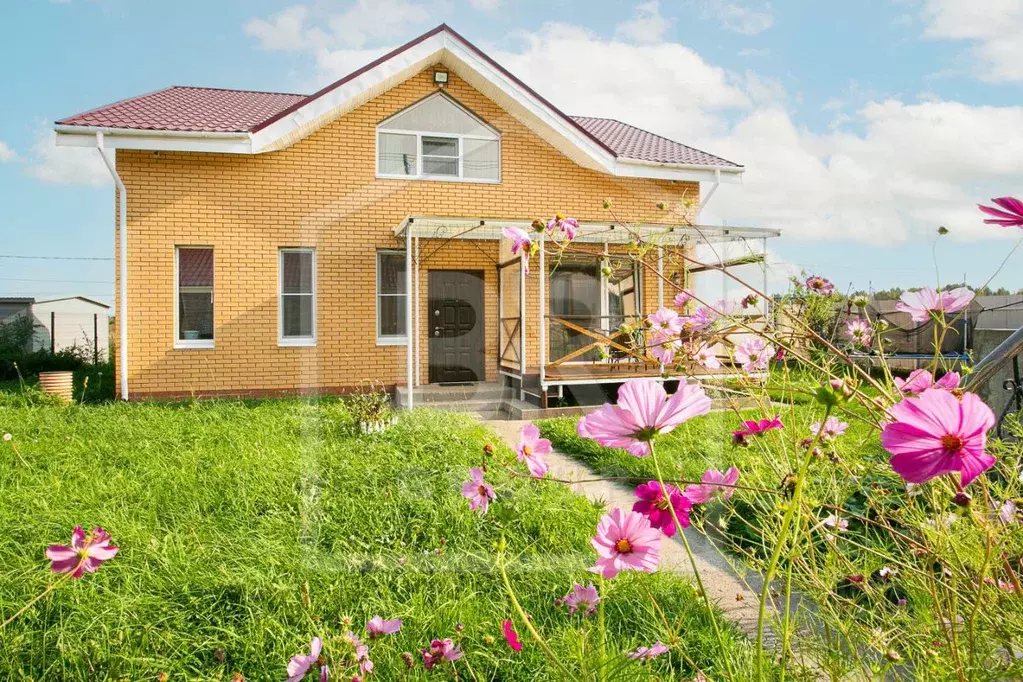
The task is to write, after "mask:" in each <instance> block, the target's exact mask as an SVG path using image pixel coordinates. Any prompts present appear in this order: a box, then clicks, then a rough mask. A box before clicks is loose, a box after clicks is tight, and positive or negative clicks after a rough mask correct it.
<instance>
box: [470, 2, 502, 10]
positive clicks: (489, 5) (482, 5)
mask: <svg viewBox="0 0 1023 682" xmlns="http://www.w3.org/2000/svg"><path fill="white" fill-rule="evenodd" d="M469 4H470V5H472V6H473V7H474V8H475V9H478V10H480V11H481V12H493V11H495V10H497V9H498V8H499V7H500V6H501V0H469Z"/></svg>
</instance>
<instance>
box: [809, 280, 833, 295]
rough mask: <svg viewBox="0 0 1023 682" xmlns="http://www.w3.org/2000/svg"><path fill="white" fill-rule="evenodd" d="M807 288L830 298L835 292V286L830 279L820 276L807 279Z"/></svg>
mask: <svg viewBox="0 0 1023 682" xmlns="http://www.w3.org/2000/svg"><path fill="white" fill-rule="evenodd" d="M806 288H807V289H809V290H810V291H811V292H813V293H815V294H819V295H821V296H830V295H831V294H832V293H833V292H834V291H835V285H834V284H832V283H831V282H830V281H829V280H828V278H826V277H821V276H820V275H810V276H809V277H807V278H806Z"/></svg>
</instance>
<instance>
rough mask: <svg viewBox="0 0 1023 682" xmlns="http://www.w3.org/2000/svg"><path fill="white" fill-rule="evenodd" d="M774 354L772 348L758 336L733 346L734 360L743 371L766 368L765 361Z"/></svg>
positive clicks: (768, 360) (755, 370)
mask: <svg viewBox="0 0 1023 682" xmlns="http://www.w3.org/2000/svg"><path fill="white" fill-rule="evenodd" d="M773 355H774V348H773V347H772V346H770V345H769V344H768V343H767V342H766V341H764V340H763V339H762V338H760V337H759V336H753V337H751V338H748V339H746V340H745V341H743V342H742V343H740V344H739V345H738V346H736V347H735V361H736V362H737V363H739V364H740V365H741V366H742V369H743V371H745V372H757V371H763V370H765V369H767V363H768V362H770V361H771V357H772V356H773Z"/></svg>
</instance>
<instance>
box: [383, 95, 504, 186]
mask: <svg viewBox="0 0 1023 682" xmlns="http://www.w3.org/2000/svg"><path fill="white" fill-rule="evenodd" d="M377 175H378V176H379V177H384V178H412V179H423V180H463V181H466V182H500V180H501V136H500V135H499V134H498V133H497V131H496V130H494V129H493V128H491V127H490V126H488V125H487V124H486V123H484V122H483V121H481V120H480V119H479V118H477V117H476V116H474V115H473V114H471V113H470V112H469V111H467V110H466V109H465V108H463V107H462V106H461V105H459V104H458V103H457V102H455V101H454V100H453V99H451V98H450V97H448V96H447V95H444V94H442V93H437V94H435V95H431V96H430V97H427V98H426V99H424V100H421V101H419V102H417V103H416V104H413V105H412V106H411V107H409V108H407V109H405V110H404V111H402V112H400V113H398V114H395V115H394V116H392V117H391V118H389V119H387V120H385V121H384V122H382V123H381V124H380V125H378V126H377Z"/></svg>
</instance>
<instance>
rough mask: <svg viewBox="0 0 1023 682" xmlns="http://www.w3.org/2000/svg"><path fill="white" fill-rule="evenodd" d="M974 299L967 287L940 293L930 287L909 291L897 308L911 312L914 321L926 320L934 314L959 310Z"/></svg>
mask: <svg viewBox="0 0 1023 682" xmlns="http://www.w3.org/2000/svg"><path fill="white" fill-rule="evenodd" d="M972 300H973V292H972V291H970V290H969V289H967V288H966V287H959V288H957V289H952V290H950V291H942V292H941V293H938V292H937V291H935V290H934V289H931V288H930V287H924V288H923V289H921V290H920V291H907V292H905V293H903V294H902V296H901V297H899V302H898V303H896V304H895V309H896V310H898V311H900V312H903V313H909V317H910V319H911V320H913V321H914V322H926V321H927V320H929V319H930V318H931V315H932V314H939V313H940V314H945V313H955V312H959V311H960V310H962V309H963V308H965V307H966V306H968V305H969V304H970V301H972Z"/></svg>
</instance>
